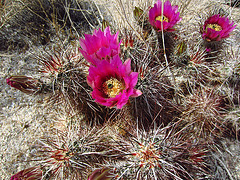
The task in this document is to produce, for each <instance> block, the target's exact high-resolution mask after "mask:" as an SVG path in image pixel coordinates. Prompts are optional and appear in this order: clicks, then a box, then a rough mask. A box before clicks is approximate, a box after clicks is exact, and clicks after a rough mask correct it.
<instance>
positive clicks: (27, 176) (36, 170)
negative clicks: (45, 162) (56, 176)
mask: <svg viewBox="0 0 240 180" xmlns="http://www.w3.org/2000/svg"><path fill="white" fill-rule="evenodd" d="M41 179H42V170H41V169H40V167H31V168H28V169H24V170H22V171H19V172H18V173H17V174H15V175H13V176H12V177H11V179H10V180H41Z"/></svg>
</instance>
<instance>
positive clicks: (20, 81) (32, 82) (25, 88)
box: [6, 76, 39, 94]
mask: <svg viewBox="0 0 240 180" xmlns="http://www.w3.org/2000/svg"><path fill="white" fill-rule="evenodd" d="M6 81H7V84H8V85H10V86H11V87H14V88H16V89H18V90H20V91H22V92H24V93H26V94H33V93H35V92H37V90H39V83H38V80H36V79H33V78H32V77H28V76H11V77H9V78H7V79H6Z"/></svg>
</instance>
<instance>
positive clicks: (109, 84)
mask: <svg viewBox="0 0 240 180" xmlns="http://www.w3.org/2000/svg"><path fill="white" fill-rule="evenodd" d="M137 81H138V73H137V72H131V60H130V59H128V60H127V61H125V63H124V64H123V63H122V61H121V59H120V58H119V56H118V55H116V56H114V57H113V58H111V59H110V61H105V60H104V61H101V62H100V63H99V64H98V65H97V66H96V67H95V66H91V67H90V68H89V75H88V77H87V82H88V84H89V86H91V87H92V88H93V91H92V97H93V99H95V101H96V102H97V103H99V104H102V105H104V106H108V107H114V106H116V107H117V108H118V109H121V108H122V107H123V106H124V105H125V104H126V103H127V102H128V99H129V97H137V96H140V95H141V94H142V92H141V91H139V90H136V89H134V86H135V85H136V84H137Z"/></svg>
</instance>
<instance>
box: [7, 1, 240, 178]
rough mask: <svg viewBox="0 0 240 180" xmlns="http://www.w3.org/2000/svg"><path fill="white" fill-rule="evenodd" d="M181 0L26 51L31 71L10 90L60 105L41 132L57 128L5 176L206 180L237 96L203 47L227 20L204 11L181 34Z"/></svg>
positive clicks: (219, 36)
mask: <svg viewBox="0 0 240 180" xmlns="http://www.w3.org/2000/svg"><path fill="white" fill-rule="evenodd" d="M179 3H180V2H179ZM185 6H187V4H184V3H183V2H181V6H179V5H173V3H171V2H170V1H168V0H167V1H165V2H164V1H160V0H158V1H157V2H156V3H155V4H154V5H153V7H145V8H140V7H135V9H132V12H133V13H132V15H133V17H134V18H133V19H134V21H133V22H132V25H131V28H130V29H127V28H126V27H125V29H124V30H123V29H121V28H119V29H118V28H117V27H118V26H114V25H113V23H114V22H112V21H110V22H106V21H105V20H102V21H103V23H102V29H101V28H99V27H95V30H94V31H93V33H84V34H81V38H80V39H76V42H77V43H75V44H74V45H68V46H67V48H65V49H64V48H62V49H61V48H60V50H55V49H54V50H52V51H50V50H49V51H48V52H46V53H45V54H44V53H43V54H44V55H36V56H35V57H37V60H38V61H39V62H40V63H39V70H38V71H39V73H40V76H39V77H30V76H19V75H18V76H10V77H9V78H7V79H6V82H7V84H8V85H10V86H11V87H13V88H15V89H18V90H20V91H22V92H24V93H27V94H31V95H39V94H41V95H44V96H47V98H45V99H44V100H46V99H47V103H46V104H47V105H49V104H50V106H51V107H56V109H57V108H60V106H61V108H63V109H65V111H66V112H67V113H66V114H67V115H64V116H61V117H60V118H57V117H55V118H56V119H57V120H56V121H59V122H60V121H64V122H65V124H64V125H61V128H59V127H54V128H53V130H52V131H50V133H49V132H48V133H49V134H51V133H53V132H57V133H53V134H54V135H52V137H48V136H47V135H45V136H44V139H43V140H41V141H38V143H37V145H36V146H37V147H38V148H36V151H37V153H35V155H36V159H35V160H34V161H35V162H36V163H35V164H36V166H34V167H31V168H28V169H25V170H22V171H20V172H18V173H16V174H15V175H13V176H12V178H11V180H20V179H24V178H25V179H36V180H38V179H39V180H40V179H54V178H55V179H88V180H97V179H98V180H110V179H124V180H125V179H126V180H128V179H140V180H142V179H149V180H151V179H155V180H157V179H175V180H177V179H206V178H212V177H213V176H214V175H213V174H214V173H215V172H213V170H212V169H213V168H211V162H212V159H213V158H214V157H213V156H211V153H212V154H213V153H217V151H215V150H216V149H215V146H214V144H216V142H218V141H219V139H220V138H223V137H224V136H225V135H226V133H228V130H227V128H230V129H231V128H232V127H231V126H230V124H231V123H229V124H226V122H227V121H225V119H224V118H225V117H226V116H227V115H228V114H230V113H229V112H230V111H231V110H232V109H236V108H238V106H239V102H240V101H236V99H233V97H234V98H236V96H237V95H238V96H239V94H240V92H239V90H236V87H239V82H235V84H234V87H235V88H233V89H234V90H233V89H231V90H230V92H233V91H234V93H235V94H234V96H233V95H232V96H231V95H228V94H227V93H226V89H227V88H231V87H229V86H228V84H227V83H226V79H228V78H230V77H226V76H227V75H226V74H224V73H222V69H220V68H219V66H217V65H216V64H217V63H215V62H214V60H215V59H217V58H219V57H222V56H220V55H219V56H218V57H217V58H216V57H213V50H214V52H215V51H216V52H217V53H219V54H221V52H222V51H224V50H225V49H223V48H224V46H222V45H223V44H225V39H227V38H228V37H230V36H231V34H233V32H232V31H233V30H234V29H235V28H236V27H237V25H235V23H234V22H233V21H231V20H230V17H227V16H224V15H222V14H217V13H215V14H210V15H209V16H208V17H205V19H203V21H205V22H203V23H201V25H200V26H199V27H198V32H197V33H195V35H196V34H197V36H198V37H197V38H196V37H194V38H196V39H197V42H196V41H195V40H196V39H194V38H190V39H187V38H186V37H184V35H183V34H184V33H182V31H181V26H184V14H180V12H183V9H181V8H183V7H185ZM143 7H144V6H143ZM132 8H133V7H132ZM100 9H101V8H100ZM123 14H124V13H123ZM124 18H126V19H127V18H128V17H127V16H124ZM127 22H130V21H127ZM115 23H116V22H115ZM110 27H111V28H110ZM119 27H121V26H119ZM98 28H99V29H98ZM61 47H63V46H61ZM213 59H214V60H213ZM223 61H224V60H219V61H218V63H222V62H223ZM225 61H227V59H226V60H225ZM238 65H239V63H238ZM235 75H236V74H235ZM237 76H238V78H240V77H239V74H237ZM224 78H225V79H224ZM233 83H234V82H233ZM237 83H238V84H237ZM236 91H238V92H236ZM236 94H237V95H236ZM61 104H62V105H61ZM62 106H63V107H62ZM59 111H62V110H59ZM80 116H81V117H80ZM54 123H55V122H54ZM54 123H53V124H54ZM53 126H54V125H53ZM56 129H57V130H56ZM48 133H46V134H48ZM238 134H239V132H236V131H235V135H236V136H238ZM236 136H235V137H236ZM215 140H216V142H215ZM216 174H217V173H216ZM213 179H214V178H213ZM216 179H217V177H216ZM230 179H232V178H230Z"/></svg>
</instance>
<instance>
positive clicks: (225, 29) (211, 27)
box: [202, 14, 237, 41]
mask: <svg viewBox="0 0 240 180" xmlns="http://www.w3.org/2000/svg"><path fill="white" fill-rule="evenodd" d="M233 24H234V22H230V21H229V19H228V18H227V17H221V16H220V15H219V14H217V15H213V16H211V17H209V18H208V19H207V20H206V21H205V23H204V25H203V30H202V37H203V39H206V40H207V41H220V40H221V39H225V38H227V37H229V34H230V33H231V32H232V31H233V29H234V28H235V27H236V26H237V25H235V26H233Z"/></svg>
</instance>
